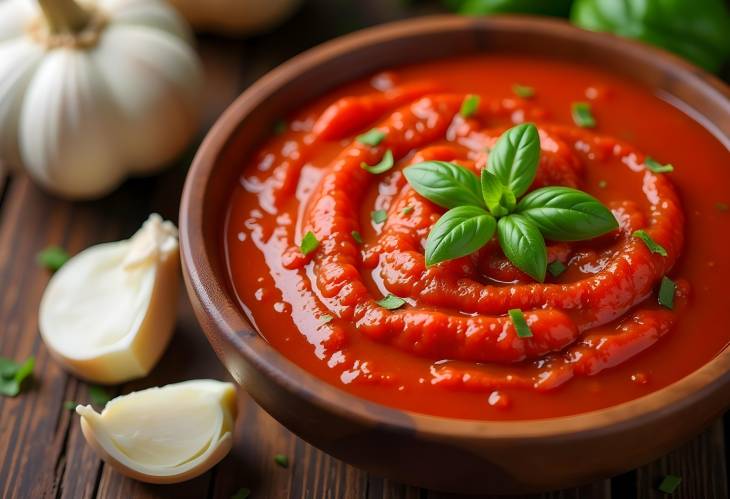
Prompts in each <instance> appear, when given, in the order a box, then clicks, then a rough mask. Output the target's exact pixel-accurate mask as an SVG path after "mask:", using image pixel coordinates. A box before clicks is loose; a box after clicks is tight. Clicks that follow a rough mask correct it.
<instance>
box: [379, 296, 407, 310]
mask: <svg viewBox="0 0 730 499" xmlns="http://www.w3.org/2000/svg"><path fill="white" fill-rule="evenodd" d="M375 303H377V304H378V305H380V306H381V307H383V308H387V309H388V310H395V309H397V308H401V307H402V306H403V305H405V304H406V301H405V300H404V299H403V298H398V297H397V296H395V295H388V296H386V297H385V298H383V299H382V300H378V301H377V302H375Z"/></svg>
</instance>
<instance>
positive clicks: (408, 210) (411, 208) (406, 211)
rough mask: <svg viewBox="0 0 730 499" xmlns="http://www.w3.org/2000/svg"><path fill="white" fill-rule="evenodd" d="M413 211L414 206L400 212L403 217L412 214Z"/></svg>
mask: <svg viewBox="0 0 730 499" xmlns="http://www.w3.org/2000/svg"><path fill="white" fill-rule="evenodd" d="M412 211H413V206H406V207H405V208H403V209H402V210H400V214H401V215H408V214H409V213H410V212H412Z"/></svg>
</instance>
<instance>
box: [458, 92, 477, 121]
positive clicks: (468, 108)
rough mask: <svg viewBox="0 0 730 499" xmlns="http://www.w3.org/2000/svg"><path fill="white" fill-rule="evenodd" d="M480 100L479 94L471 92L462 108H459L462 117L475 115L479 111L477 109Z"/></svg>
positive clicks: (465, 98)
mask: <svg viewBox="0 0 730 499" xmlns="http://www.w3.org/2000/svg"><path fill="white" fill-rule="evenodd" d="M479 101H480V99H479V96H478V95H474V94H469V95H467V96H466V97H464V101H463V102H462V103H461V109H459V114H460V115H461V117H462V118H470V117H471V116H473V115H474V113H476V112H477V109H479Z"/></svg>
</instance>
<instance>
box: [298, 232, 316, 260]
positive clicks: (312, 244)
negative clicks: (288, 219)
mask: <svg viewBox="0 0 730 499" xmlns="http://www.w3.org/2000/svg"><path fill="white" fill-rule="evenodd" d="M318 247H319V241H318V240H317V237H316V236H315V235H314V233H313V232H312V231H311V230H310V231H308V232H307V233H306V234H304V237H303V238H302V243H301V244H300V245H299V249H300V250H301V251H302V254H303V255H308V254H310V253H311V252H312V251H314V250H316V249H317V248H318Z"/></svg>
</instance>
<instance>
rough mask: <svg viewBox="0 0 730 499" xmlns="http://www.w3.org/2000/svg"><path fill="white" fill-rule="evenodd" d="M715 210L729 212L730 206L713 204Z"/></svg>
mask: <svg viewBox="0 0 730 499" xmlns="http://www.w3.org/2000/svg"><path fill="white" fill-rule="evenodd" d="M715 209H716V210H717V211H730V206H728V204H727V203H720V202H718V203H715Z"/></svg>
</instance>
